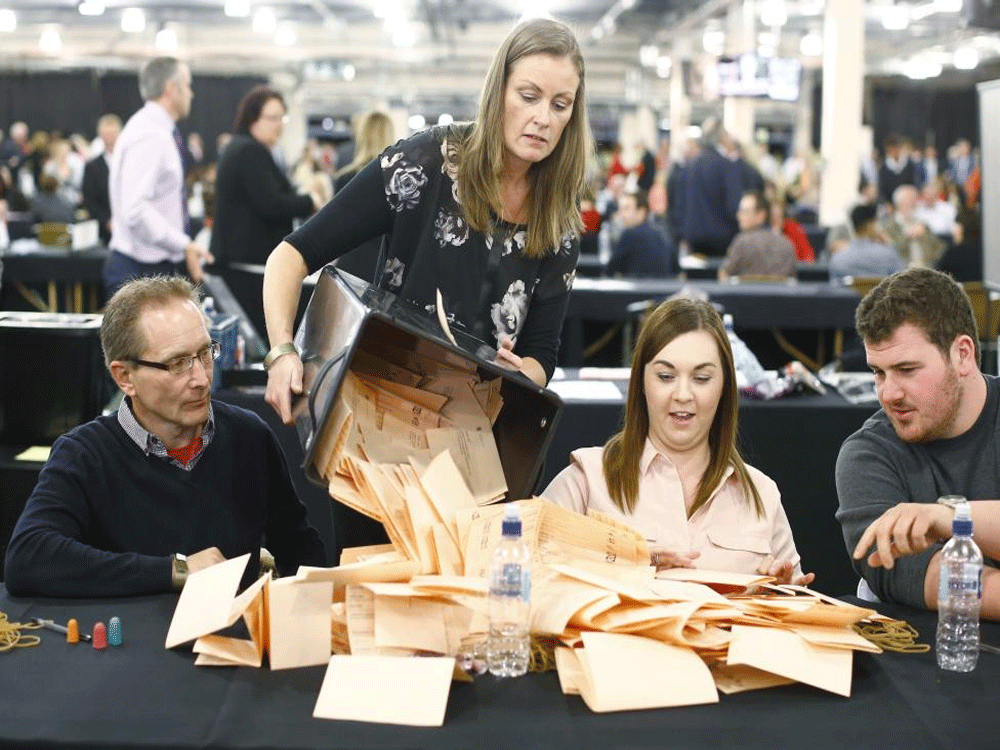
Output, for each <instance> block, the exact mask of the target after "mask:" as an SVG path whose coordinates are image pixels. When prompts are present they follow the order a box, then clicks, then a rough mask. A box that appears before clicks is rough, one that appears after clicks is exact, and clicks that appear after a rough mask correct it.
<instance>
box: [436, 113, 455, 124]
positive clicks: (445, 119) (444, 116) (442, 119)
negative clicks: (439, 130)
mask: <svg viewBox="0 0 1000 750" xmlns="http://www.w3.org/2000/svg"><path fill="white" fill-rule="evenodd" d="M453 122H455V118H454V117H452V116H451V115H449V114H448V113H447V112H442V113H441V114H439V115H438V125H451V124H452V123H453Z"/></svg>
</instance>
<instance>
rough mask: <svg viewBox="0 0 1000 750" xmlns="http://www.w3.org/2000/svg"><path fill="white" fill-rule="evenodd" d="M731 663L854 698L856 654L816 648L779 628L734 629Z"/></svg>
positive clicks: (837, 649)
mask: <svg viewBox="0 0 1000 750" xmlns="http://www.w3.org/2000/svg"><path fill="white" fill-rule="evenodd" d="M732 633H733V639H732V641H731V642H730V644H729V654H728V656H727V659H726V661H727V663H728V664H745V665H747V666H750V667H756V668H757V669H762V670H764V671H765V672H771V673H772V674H777V675H781V676H782V677H787V678H789V679H792V680H797V681H799V682H804V683H805V684H806V685H812V686H813V687H818V688H820V689H821V690H827V691H829V692H831V693H836V694H837V695H843V696H844V697H850V695H851V666H852V664H853V657H854V654H853V652H852V651H850V650H848V649H843V648H828V647H826V646H814V645H812V644H811V643H809V642H808V641H806V640H805V639H804V638H802V637H801V636H799V635H798V634H796V633H792V632H789V631H787V630H780V629H778V628H757V627H747V626H744V625H734V626H733V630H732Z"/></svg>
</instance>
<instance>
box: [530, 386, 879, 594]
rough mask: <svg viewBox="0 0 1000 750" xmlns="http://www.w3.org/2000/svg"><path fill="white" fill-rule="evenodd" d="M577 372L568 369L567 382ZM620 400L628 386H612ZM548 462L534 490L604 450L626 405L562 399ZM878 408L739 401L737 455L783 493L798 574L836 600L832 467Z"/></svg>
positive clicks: (839, 587)
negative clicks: (595, 449)
mask: <svg viewBox="0 0 1000 750" xmlns="http://www.w3.org/2000/svg"><path fill="white" fill-rule="evenodd" d="M576 374H577V373H576V371H575V370H568V371H566V375H567V377H568V378H573V377H575V376H576ZM616 386H617V387H618V389H619V391H620V392H621V393H622V394H624V393H625V392H626V391H627V389H628V383H626V382H618V383H616ZM563 404H564V406H563V412H562V416H561V417H560V419H559V423H558V424H557V425H556V429H555V432H554V433H553V435H552V442H551V443H550V445H549V449H548V452H547V453H546V459H545V470H544V474H543V477H542V482H541V484H540V485H539V490H538V491H539V492H542V491H543V490H544V489H545V487H546V486H547V485H548V483H549V481H551V479H552V477H554V476H555V475H556V474H558V473H559V472H560V471H561V470H562V469H563V468H565V467H566V466H567V465H568V464H569V454H570V453H571V452H572V451H574V450H576V449H577V448H581V447H585V446H590V445H603V444H604V443H605V442H606V441H607V439H608V438H609V437H611V435H613V434H614V433H615V432H617V431H618V430H620V429H621V426H622V416H623V410H624V401H623V400H611V399H602V400H597V401H593V400H584V399H579V398H566V399H564V400H563ZM877 408H878V404H876V403H870V404H851V403H850V402H848V401H846V400H845V399H844V398H842V397H841V396H840V395H839V394H838V393H835V392H828V393H827V394H826V395H825V396H820V395H818V394H793V395H789V396H786V397H784V398H780V399H774V400H772V401H759V400H755V399H748V398H742V399H740V416H739V440H740V450H741V452H742V455H743V458H744V459H745V460H746V462H747V463H749V464H751V465H752V466H755V467H757V468H758V469H760V470H761V471H763V472H764V473H765V474H767V475H768V476H769V477H771V479H773V480H774V481H775V482H776V483H777V485H778V489H779V490H780V491H781V502H782V504H783V505H784V507H785V512H786V513H787V514H788V521H789V523H790V524H791V527H792V533H793V534H794V536H795V544H796V547H797V549H798V551H799V554H800V555H801V556H802V569H803V570H804V571H805V572H813V573H815V574H816V581H815V583H814V584H813V587H814V588H816V589H817V590H818V591H822V592H824V593H828V594H831V595H833V596H840V595H841V594H849V593H852V592H854V591H855V589H856V587H857V582H858V577H857V575H856V574H855V573H854V571H853V569H852V568H851V565H850V562H849V560H848V557H847V551H846V548H845V546H844V538H843V536H842V534H841V530H840V524H839V523H838V522H837V520H836V518H834V515H833V514H834V513H835V512H836V510H837V487H836V484H835V483H834V467H835V466H836V462H837V454H838V453H839V452H840V446H841V444H842V443H843V442H844V440H845V439H846V438H847V437H848V436H849V435H851V433H853V432H854V431H855V430H857V429H858V428H859V427H861V425H862V424H864V421H865V420H866V419H867V418H868V417H870V416H871V415H872V414H873V413H874V412H875V410H876V409H877Z"/></svg>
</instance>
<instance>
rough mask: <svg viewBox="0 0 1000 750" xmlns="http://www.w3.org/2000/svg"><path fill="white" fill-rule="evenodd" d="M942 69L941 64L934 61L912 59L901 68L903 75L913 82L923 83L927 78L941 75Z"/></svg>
mask: <svg viewBox="0 0 1000 750" xmlns="http://www.w3.org/2000/svg"><path fill="white" fill-rule="evenodd" d="M942 70H943V67H942V65H941V63H939V62H935V61H934V60H927V59H921V58H913V59H912V60H910V61H909V62H908V63H906V64H905V65H904V66H903V75H905V76H906V77H907V78H912V79H913V80H914V81H923V80H925V79H927V78H936V77H937V76H939V75H941V71H942Z"/></svg>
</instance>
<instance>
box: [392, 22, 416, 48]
mask: <svg viewBox="0 0 1000 750" xmlns="http://www.w3.org/2000/svg"><path fill="white" fill-rule="evenodd" d="M392 43H393V44H394V45H396V46H397V47H412V46H413V45H414V44H416V43H417V31H416V29H414V28H413V24H411V23H406V24H405V25H402V26H399V27H398V28H397V29H396V30H395V31H393V32H392Z"/></svg>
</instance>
